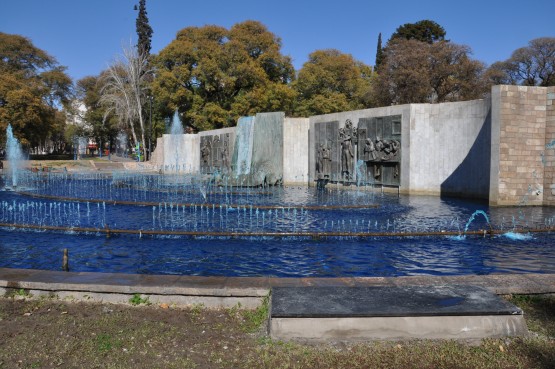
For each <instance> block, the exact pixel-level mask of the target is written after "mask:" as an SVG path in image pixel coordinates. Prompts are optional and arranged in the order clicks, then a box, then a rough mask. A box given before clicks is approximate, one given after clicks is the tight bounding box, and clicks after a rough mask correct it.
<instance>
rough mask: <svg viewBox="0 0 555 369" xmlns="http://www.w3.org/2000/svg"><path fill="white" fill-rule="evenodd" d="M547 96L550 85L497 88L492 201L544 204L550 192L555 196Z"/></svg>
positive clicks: (493, 126)
mask: <svg viewBox="0 0 555 369" xmlns="http://www.w3.org/2000/svg"><path fill="white" fill-rule="evenodd" d="M547 96H548V89H547V88H545V87H527V86H508V85H502V86H494V87H493V88H492V144H491V146H492V158H491V163H492V167H491V185H490V187H491V190H490V196H489V202H490V204H491V205H542V204H544V195H545V199H546V203H547V202H550V201H552V200H551V199H552V197H551V195H552V193H551V185H552V183H553V179H552V174H553V172H552V166H553V158H554V157H553V156H554V155H553V151H552V150H546V149H547V148H546V145H549V142H550V140H551V139H553V137H554V135H555V132H554V131H553V125H554V123H553V109H552V108H550V110H549V114H548V113H547V106H548V105H547V103H548V100H547ZM550 96H551V97H553V96H552V95H550ZM550 101H551V104H553V102H552V101H553V99H551V100H550ZM551 106H552V105H551ZM548 117H549V124H548ZM546 167H547V168H548V170H547V171H544V168H546ZM545 174H547V175H548V176H551V178H548V177H544V176H545ZM544 187H545V190H547V191H548V193H547V194H545V193H544Z"/></svg>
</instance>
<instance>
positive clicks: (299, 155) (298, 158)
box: [283, 118, 309, 184]
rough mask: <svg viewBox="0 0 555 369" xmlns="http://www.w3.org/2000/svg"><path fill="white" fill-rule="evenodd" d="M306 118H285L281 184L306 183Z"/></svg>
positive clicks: (307, 121)
mask: <svg viewBox="0 0 555 369" xmlns="http://www.w3.org/2000/svg"><path fill="white" fill-rule="evenodd" d="M308 127H309V119H308V118H285V120H284V122H283V182H284V183H285V184H301V183H302V184H306V183H307V182H308Z"/></svg>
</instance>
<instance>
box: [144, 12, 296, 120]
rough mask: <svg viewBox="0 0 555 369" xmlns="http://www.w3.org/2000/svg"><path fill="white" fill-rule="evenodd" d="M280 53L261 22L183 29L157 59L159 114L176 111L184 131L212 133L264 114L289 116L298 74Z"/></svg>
mask: <svg viewBox="0 0 555 369" xmlns="http://www.w3.org/2000/svg"><path fill="white" fill-rule="evenodd" d="M280 49H281V40H280V39H279V38H278V37H276V36H275V35H274V34H273V33H271V32H269V31H268V29H267V28H266V27H265V26H264V25H263V24H261V23H259V22H256V21H245V22H242V23H238V24H236V25H234V26H233V27H231V29H229V30H227V29H225V28H223V27H219V26H204V27H188V28H185V29H182V30H181V31H179V32H178V34H177V37H176V39H175V40H174V41H172V42H171V43H170V44H169V45H168V46H166V47H165V48H164V49H163V50H162V51H160V53H159V54H158V55H157V56H156V58H155V59H154V64H155V66H156V68H157V74H156V78H155V80H154V82H153V85H152V89H153V93H154V94H155V96H156V100H157V104H158V107H159V109H160V110H159V114H160V115H162V116H171V114H172V113H173V111H174V110H175V109H176V108H177V109H178V110H179V111H180V112H181V113H182V119H183V123H184V125H185V126H191V127H194V128H196V129H198V130H207V129H214V128H222V127H227V126H234V125H235V124H236V122H237V118H238V117H239V116H242V115H247V114H254V113H257V112H261V111H280V110H281V111H285V112H286V113H290V112H291V110H292V106H293V103H294V99H295V93H294V91H292V90H291V89H290V88H289V86H288V84H289V82H291V81H292V80H293V78H294V76H295V73H294V69H293V66H292V63H291V59H290V58H289V57H287V56H283V55H282V54H281V52H280Z"/></svg>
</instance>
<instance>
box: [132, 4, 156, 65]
mask: <svg viewBox="0 0 555 369" xmlns="http://www.w3.org/2000/svg"><path fill="white" fill-rule="evenodd" d="M145 2H146V1H145V0H140V1H139V14H138V15H137V20H136V22H135V25H136V28H137V36H138V38H139V40H138V42H137V49H138V53H139V54H142V53H144V54H146V56H147V57H148V56H149V55H150V48H151V40H152V27H151V26H150V24H149V23H148V17H147V13H146V4H145Z"/></svg>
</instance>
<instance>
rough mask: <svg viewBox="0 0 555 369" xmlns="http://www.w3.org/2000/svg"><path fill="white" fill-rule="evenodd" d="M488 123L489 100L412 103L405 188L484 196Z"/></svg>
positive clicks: (417, 190) (487, 151)
mask: <svg viewBox="0 0 555 369" xmlns="http://www.w3.org/2000/svg"><path fill="white" fill-rule="evenodd" d="M490 123H491V122H490V100H489V99H486V100H472V101H463V102H452V103H442V104H411V112H410V135H409V137H410V145H409V149H410V152H409V155H408V156H409V157H410V168H409V172H410V182H409V186H408V187H409V192H410V193H423V194H434V195H455V196H464V197H474V198H484V199H487V197H488V195H489V174H490V160H489V159H490V148H489V143H490V138H491V134H490ZM403 157H404V156H403Z"/></svg>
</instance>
